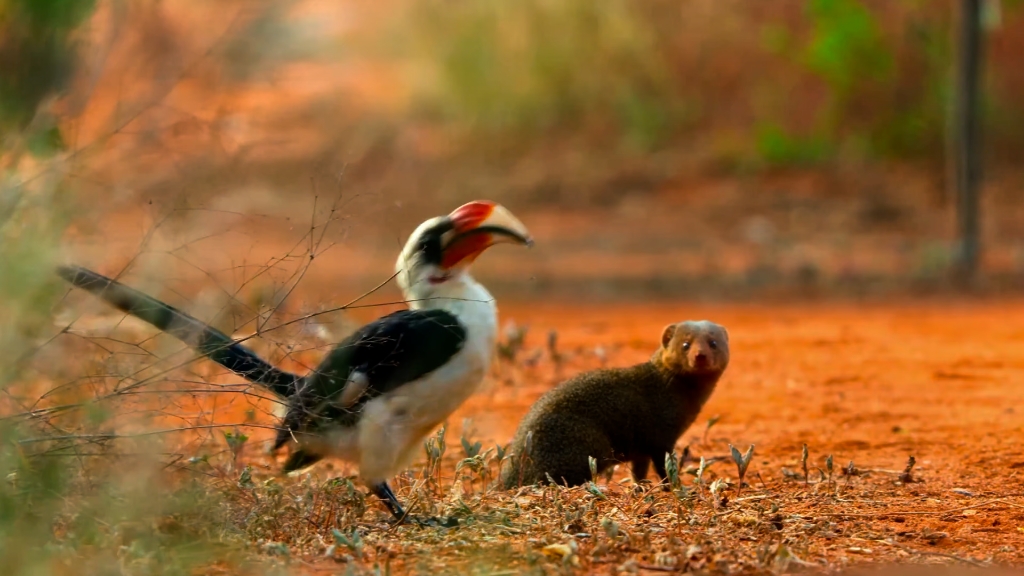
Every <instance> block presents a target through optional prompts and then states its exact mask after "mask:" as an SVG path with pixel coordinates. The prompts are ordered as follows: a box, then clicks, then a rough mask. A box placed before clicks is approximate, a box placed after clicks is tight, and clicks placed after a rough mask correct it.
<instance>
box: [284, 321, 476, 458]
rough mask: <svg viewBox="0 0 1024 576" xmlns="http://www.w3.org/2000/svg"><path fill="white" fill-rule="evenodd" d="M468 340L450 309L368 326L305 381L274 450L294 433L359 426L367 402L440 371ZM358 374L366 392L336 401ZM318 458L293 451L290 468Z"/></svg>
mask: <svg viewBox="0 0 1024 576" xmlns="http://www.w3.org/2000/svg"><path fill="white" fill-rule="evenodd" d="M465 342H466V328H465V326H463V325H462V324H461V323H460V322H459V320H458V319H457V318H456V317H455V316H454V315H453V314H452V313H450V312H447V311H445V310H437V309H432V310H400V311H398V312H393V313H391V314H388V315H386V316H382V317H381V318H378V319H377V320H375V321H373V322H370V323H369V324H366V325H365V326H363V327H361V328H360V329H359V330H357V331H356V332H355V333H353V334H352V335H351V336H349V337H348V338H346V339H345V340H344V341H342V342H341V343H339V344H338V345H337V346H336V347H335V348H334V349H333V350H332V351H331V352H330V353H329V354H328V355H327V356H326V357H325V358H324V359H323V361H322V362H321V363H320V365H319V366H317V368H316V370H314V371H313V372H311V373H310V374H308V375H307V376H306V377H305V378H303V381H302V383H301V384H300V387H299V390H298V392H297V393H296V394H295V396H293V397H292V398H291V400H290V402H289V408H288V414H287V415H286V416H285V420H284V426H283V427H282V428H283V429H282V430H280V431H279V432H278V436H277V441H276V442H275V445H274V448H275V449H276V448H279V447H281V446H282V445H283V444H284V443H285V442H287V441H288V439H289V438H290V437H291V434H292V433H294V432H302V433H312V434H316V432H317V430H319V429H322V428H323V427H324V426H325V425H332V426H343V427H351V426H355V425H356V424H357V423H358V422H359V418H360V416H361V413H362V409H363V406H365V404H366V403H367V402H369V401H370V400H372V399H374V398H376V397H377V396H380V395H381V394H384V393H386V392H388V391H391V390H394V389H396V388H399V387H401V386H402V385H404V384H408V383H410V382H414V381H416V380H418V379H420V378H422V377H424V376H426V375H427V374H429V373H431V372H433V371H434V370H437V369H438V368H440V367H441V366H443V365H444V364H445V363H446V362H448V361H449V360H451V358H452V357H453V356H455V354H456V353H458V352H459V350H461V349H462V346H463V345H464V344H465ZM355 372H358V373H359V378H360V379H361V382H362V385H363V386H365V390H362V391H360V392H359V393H358V396H357V397H354V398H353V399H352V402H351V403H350V404H348V405H339V403H338V401H337V400H338V399H339V398H340V397H342V396H343V395H344V393H345V389H346V386H357V384H356V383H355V382H354V381H353V382H352V383H350V377H351V376H352V375H353V373H355ZM318 459H319V458H318V457H315V456H313V455H308V454H303V453H293V454H292V458H291V459H290V460H289V462H288V463H287V464H286V465H285V468H286V471H287V470H294V469H297V468H301V467H304V466H306V465H308V464H311V463H312V462H313V461H315V460H318Z"/></svg>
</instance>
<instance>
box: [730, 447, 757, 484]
mask: <svg viewBox="0 0 1024 576" xmlns="http://www.w3.org/2000/svg"><path fill="white" fill-rule="evenodd" d="M729 450H730V451H731V452H732V460H733V462H735V463H736V470H737V472H738V473H739V476H740V485H739V490H738V493H739V494H742V493H743V477H744V476H746V475H747V467H748V466H750V459H751V458H753V457H754V445H753V444H751V445H750V448H747V452H746V453H745V454H740V451H739V450H737V449H736V447H735V446H733V445H732V444H729Z"/></svg>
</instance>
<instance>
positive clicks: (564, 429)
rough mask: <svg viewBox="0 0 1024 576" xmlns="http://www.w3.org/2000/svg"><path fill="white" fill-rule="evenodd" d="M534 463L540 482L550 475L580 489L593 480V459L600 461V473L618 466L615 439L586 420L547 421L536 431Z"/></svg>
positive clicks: (598, 467) (539, 425) (558, 480)
mask: <svg viewBox="0 0 1024 576" xmlns="http://www.w3.org/2000/svg"><path fill="white" fill-rule="evenodd" d="M534 444H535V445H534V448H533V462H535V463H537V467H536V476H537V480H539V481H540V482H546V481H547V475H548V474H550V475H551V478H553V479H554V481H555V482H557V483H559V484H563V483H564V484H565V485H566V486H579V485H581V484H585V483H587V482H588V481H589V480H591V477H590V460H589V458H588V457H591V456H592V457H594V458H596V459H597V471H598V472H599V473H600V472H603V471H605V470H607V469H608V467H609V466H612V465H614V464H615V461H614V451H613V450H612V445H611V440H609V438H608V436H607V435H606V434H605V433H604V431H602V430H601V428H600V427H598V426H595V425H594V424H593V423H592V422H590V421H589V420H587V419H585V418H564V417H562V418H559V419H550V420H544V421H542V422H540V423H539V424H538V426H537V427H536V428H535V429H534Z"/></svg>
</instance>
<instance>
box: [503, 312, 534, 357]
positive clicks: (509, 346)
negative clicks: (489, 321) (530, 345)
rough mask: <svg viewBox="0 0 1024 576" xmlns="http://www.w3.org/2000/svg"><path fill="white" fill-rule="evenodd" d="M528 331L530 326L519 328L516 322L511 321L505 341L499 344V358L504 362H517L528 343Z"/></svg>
mask: <svg viewBox="0 0 1024 576" xmlns="http://www.w3.org/2000/svg"><path fill="white" fill-rule="evenodd" d="M528 330H529V326H517V325H516V323H515V322H512V321H509V323H508V324H507V325H506V326H505V341H504V342H499V343H498V346H497V352H498V356H499V357H500V358H502V359H503V360H507V361H509V362H515V361H516V357H517V356H518V355H519V352H520V351H522V349H523V344H524V343H525V342H526V332H527V331H528Z"/></svg>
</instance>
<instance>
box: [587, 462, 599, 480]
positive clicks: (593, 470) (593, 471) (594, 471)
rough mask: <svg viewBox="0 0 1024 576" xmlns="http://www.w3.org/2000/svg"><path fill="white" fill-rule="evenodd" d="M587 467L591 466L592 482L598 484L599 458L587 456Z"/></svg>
mask: <svg viewBox="0 0 1024 576" xmlns="http://www.w3.org/2000/svg"><path fill="white" fill-rule="evenodd" d="M587 465H589V466H590V480H591V481H592V482H597V458H594V457H593V456H587Z"/></svg>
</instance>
